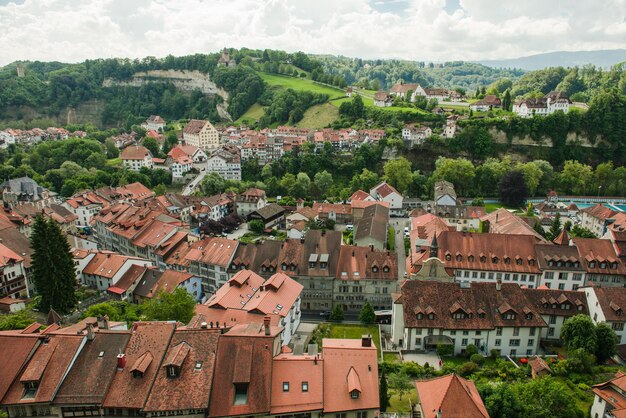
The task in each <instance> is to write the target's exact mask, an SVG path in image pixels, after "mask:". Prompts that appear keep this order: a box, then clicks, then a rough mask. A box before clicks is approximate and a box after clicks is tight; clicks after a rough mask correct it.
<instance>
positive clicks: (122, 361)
mask: <svg viewBox="0 0 626 418" xmlns="http://www.w3.org/2000/svg"><path fill="white" fill-rule="evenodd" d="M124 367H126V356H125V355H124V353H120V354H118V355H117V370H124Z"/></svg>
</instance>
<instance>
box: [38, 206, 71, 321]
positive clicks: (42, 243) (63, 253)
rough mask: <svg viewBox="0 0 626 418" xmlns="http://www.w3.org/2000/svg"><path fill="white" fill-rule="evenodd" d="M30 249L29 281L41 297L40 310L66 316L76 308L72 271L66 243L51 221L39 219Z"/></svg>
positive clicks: (56, 226)
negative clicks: (31, 278) (31, 266)
mask: <svg viewBox="0 0 626 418" xmlns="http://www.w3.org/2000/svg"><path fill="white" fill-rule="evenodd" d="M31 245H32V248H33V257H32V265H33V280H34V282H35V287H36V289H37V292H38V293H39V294H40V295H41V303H40V307H41V309H42V310H43V311H44V312H45V311H47V310H48V309H50V308H54V309H55V310H56V311H58V312H60V313H68V312H70V311H71V310H72V308H74V306H75V305H76V294H75V293H74V292H75V289H76V271H75V270H74V261H73V259H72V253H71V252H70V245H69V244H68V242H67V239H66V238H65V236H64V235H63V233H62V232H61V229H60V228H59V226H58V225H57V223H56V222H55V221H54V220H52V219H49V220H47V221H46V220H45V219H44V218H43V217H42V216H41V215H39V216H37V218H36V219H35V225H34V226H33V232H32V234H31Z"/></svg>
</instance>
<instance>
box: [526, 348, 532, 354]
mask: <svg viewBox="0 0 626 418" xmlns="http://www.w3.org/2000/svg"><path fill="white" fill-rule="evenodd" d="M526 355H527V356H532V355H533V350H532V349H530V348H529V349H528V350H526Z"/></svg>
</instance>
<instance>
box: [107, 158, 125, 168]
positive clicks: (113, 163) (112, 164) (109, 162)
mask: <svg viewBox="0 0 626 418" xmlns="http://www.w3.org/2000/svg"><path fill="white" fill-rule="evenodd" d="M107 165H108V166H110V167H117V166H121V165H122V159H121V158H119V157H118V158H111V159H110V160H107Z"/></svg>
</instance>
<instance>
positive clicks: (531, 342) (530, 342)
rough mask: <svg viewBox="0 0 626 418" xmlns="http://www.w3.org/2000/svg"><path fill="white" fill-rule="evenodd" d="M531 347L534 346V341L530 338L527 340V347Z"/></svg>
mask: <svg viewBox="0 0 626 418" xmlns="http://www.w3.org/2000/svg"><path fill="white" fill-rule="evenodd" d="M533 345H535V340H534V339H533V338H531V339H530V340H528V346H529V347H532V346H533Z"/></svg>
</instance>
